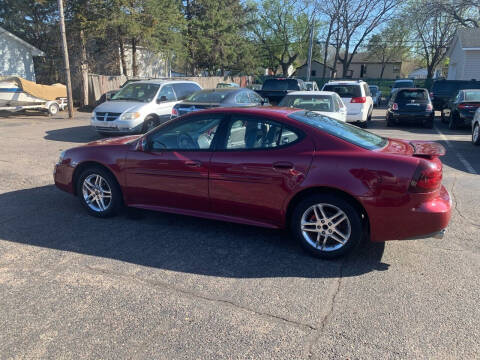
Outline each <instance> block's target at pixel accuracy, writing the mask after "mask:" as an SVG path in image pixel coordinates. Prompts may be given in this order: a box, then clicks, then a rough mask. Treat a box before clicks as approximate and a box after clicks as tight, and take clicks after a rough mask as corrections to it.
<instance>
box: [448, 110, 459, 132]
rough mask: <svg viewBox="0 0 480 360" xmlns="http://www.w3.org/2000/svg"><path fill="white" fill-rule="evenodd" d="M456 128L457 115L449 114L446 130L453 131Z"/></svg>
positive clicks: (454, 113)
mask: <svg viewBox="0 0 480 360" xmlns="http://www.w3.org/2000/svg"><path fill="white" fill-rule="evenodd" d="M457 127H458V114H457V113H456V112H453V111H452V112H450V118H449V122H448V128H449V129H450V130H455V129H456V128H457Z"/></svg>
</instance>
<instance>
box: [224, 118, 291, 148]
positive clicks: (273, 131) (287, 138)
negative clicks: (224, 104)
mask: <svg viewBox="0 0 480 360" xmlns="http://www.w3.org/2000/svg"><path fill="white" fill-rule="evenodd" d="M298 138H299V136H298V134H296V133H295V132H294V131H292V130H290V129H287V128H285V127H284V126H283V125H282V124H280V123H277V122H274V121H270V120H264V119H257V118H250V117H248V116H233V117H232V119H231V120H230V124H229V126H228V130H227V140H226V145H225V148H226V149H227V150H235V149H268V148H275V147H278V146H281V145H285V144H288V143H292V142H294V141H295V140H297V139H298Z"/></svg>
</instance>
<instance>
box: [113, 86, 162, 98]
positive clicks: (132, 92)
mask: <svg viewBox="0 0 480 360" xmlns="http://www.w3.org/2000/svg"><path fill="white" fill-rule="evenodd" d="M159 87H160V85H159V84H145V83H138V82H133V83H131V84H128V85H126V86H125V87H124V88H122V90H120V91H119V92H118V93H116V94H115V95H114V96H113V97H112V99H111V100H114V101H115V100H129V101H139V102H150V101H152V100H153V99H154V98H155V95H156V94H157V91H158V88H159Z"/></svg>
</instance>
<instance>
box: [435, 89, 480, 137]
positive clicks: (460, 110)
mask: <svg viewBox="0 0 480 360" xmlns="http://www.w3.org/2000/svg"><path fill="white" fill-rule="evenodd" d="M478 107H480V89H467V90H460V91H459V92H458V94H457V96H456V97H455V98H454V99H452V100H450V101H449V102H448V104H447V105H446V108H445V109H443V110H442V118H443V119H445V120H446V121H448V127H449V129H452V130H453V129H456V128H457V127H460V126H466V125H467V126H469V127H470V126H471V125H472V120H473V115H474V114H475V111H476V110H477V109H478Z"/></svg>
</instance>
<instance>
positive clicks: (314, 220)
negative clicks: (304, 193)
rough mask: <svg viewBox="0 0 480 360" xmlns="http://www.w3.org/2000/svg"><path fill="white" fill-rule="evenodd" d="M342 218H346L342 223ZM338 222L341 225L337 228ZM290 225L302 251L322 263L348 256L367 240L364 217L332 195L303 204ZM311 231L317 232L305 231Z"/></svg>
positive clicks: (308, 199)
mask: <svg viewBox="0 0 480 360" xmlns="http://www.w3.org/2000/svg"><path fill="white" fill-rule="evenodd" d="M320 207H321V208H320ZM322 211H323V214H324V215H325V216H323V215H322ZM335 214H336V215H335ZM342 216H344V217H345V218H344V219H343V220H341V221H339V220H340V219H341V217H342ZM332 220H333V221H332ZM322 221H324V222H323V223H322ZM334 221H337V222H338V223H337V226H334V224H335V222H334ZM306 223H308V224H310V225H305V224H306ZM290 224H291V231H292V233H293V235H294V237H295V238H296V239H297V240H298V241H299V242H300V244H301V245H302V247H303V248H304V249H305V250H306V251H307V252H309V253H310V254H312V255H313V256H316V257H318V258H322V259H332V258H335V257H339V256H343V255H345V254H347V253H348V252H349V251H351V250H352V249H354V248H356V247H357V245H358V244H359V243H360V242H361V239H362V237H363V228H362V221H361V214H359V212H358V211H357V210H356V209H355V207H354V206H353V205H352V204H351V203H350V202H348V201H346V200H344V199H343V198H341V197H339V196H335V195H330V194H317V195H312V196H310V197H308V198H305V199H304V200H302V201H301V202H300V203H299V204H298V205H297V206H296V207H295V209H294V211H293V213H292V217H291V222H290ZM302 224H303V226H302ZM310 228H311V229H312V230H313V231H305V229H310ZM322 232H324V233H325V234H323V233H322ZM341 241H343V243H342V242H341Z"/></svg>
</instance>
